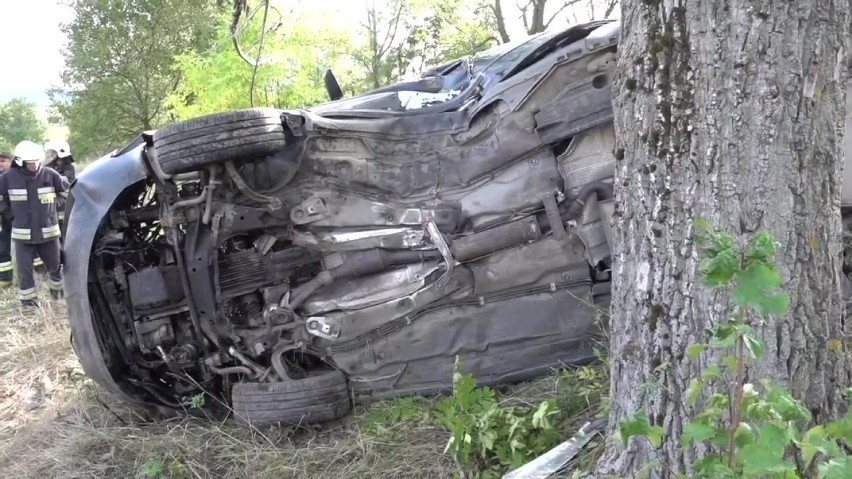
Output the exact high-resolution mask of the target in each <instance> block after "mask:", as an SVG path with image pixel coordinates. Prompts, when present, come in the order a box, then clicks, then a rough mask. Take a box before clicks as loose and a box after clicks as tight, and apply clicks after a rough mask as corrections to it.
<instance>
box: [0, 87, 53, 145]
mask: <svg viewBox="0 0 852 479" xmlns="http://www.w3.org/2000/svg"><path fill="white" fill-rule="evenodd" d="M44 132H45V129H44V125H43V124H42V122H41V121H39V119H38V118H37V117H36V106H35V104H33V103H30V102H28V101H26V100H24V99H23V98H13V99H11V100H9V101H7V102H6V103H0V152H4V153H12V151H13V150H14V148H15V145H17V144H18V143H19V142H21V141H24V140H31V141H34V142H36V143H41V142H43V141H44V140H45V137H44Z"/></svg>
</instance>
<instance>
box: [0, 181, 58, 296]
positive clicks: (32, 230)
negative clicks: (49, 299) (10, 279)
mask: <svg viewBox="0 0 852 479" xmlns="http://www.w3.org/2000/svg"><path fill="white" fill-rule="evenodd" d="M66 191H67V189H66V186H65V184H64V182H63V181H62V179H61V178H60V176H59V173H57V172H56V171H54V170H52V169H50V168H39V169H38V170H37V171H34V172H33V171H30V170H28V169H26V168H25V167H13V168H12V169H10V170H9V171H8V172H6V173H5V174H4V175H3V176H0V196H2V198H3V201H2V202H3V204H4V206H5V207H6V208H8V209H9V211H10V212H11V216H12V231H11V237H12V241H14V243H15V262H16V263H17V267H18V279H19V282H18V299H20V300H21V301H22V302H23V303H24V304H27V305H29V304H32V303H34V302H35V300H36V299H37V297H38V294H37V292H36V285H35V278H34V275H33V267H32V265H33V261H34V260H35V258H36V256H39V257H40V258H41V259H42V260H43V261H44V264H45V266H46V269H47V274H48V278H47V286H48V288H49V289H50V290H51V292H52V293H54V295H55V296H58V295H59V294H61V292H62V289H63V288H62V270H61V265H60V262H59V250H60V246H59V236H60V231H59V221H58V217H57V214H56V197H57V195H62V196H65V194H66Z"/></svg>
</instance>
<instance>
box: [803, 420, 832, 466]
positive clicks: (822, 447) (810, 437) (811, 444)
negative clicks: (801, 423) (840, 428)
mask: <svg viewBox="0 0 852 479" xmlns="http://www.w3.org/2000/svg"><path fill="white" fill-rule="evenodd" d="M800 447H801V449H802V458H803V459H804V460H805V464H806V465H810V463H811V461H812V460H813V458H814V456H815V455H816V454H817V453H821V454H823V455H824V456H829V457H832V456H834V455H837V454H839V453H840V448H839V447H838V446H837V443H835V442H834V441H832V440H831V439H829V437H828V433H827V432H826V430H825V427H824V426H820V425H817V426H814V427H812V428H810V429H809V430H808V431H807V432H805V435H804V436H803V437H802V442H801V445H800Z"/></svg>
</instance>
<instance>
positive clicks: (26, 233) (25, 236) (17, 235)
mask: <svg viewBox="0 0 852 479" xmlns="http://www.w3.org/2000/svg"><path fill="white" fill-rule="evenodd" d="M31 238H32V232H31V231H30V229H29V228H12V239H16V240H24V241H28V240H30V239H31Z"/></svg>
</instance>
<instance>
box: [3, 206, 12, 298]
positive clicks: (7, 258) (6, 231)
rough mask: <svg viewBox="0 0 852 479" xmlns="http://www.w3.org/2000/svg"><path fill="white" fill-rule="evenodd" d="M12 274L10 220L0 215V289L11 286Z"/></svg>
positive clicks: (6, 216)
mask: <svg viewBox="0 0 852 479" xmlns="http://www.w3.org/2000/svg"><path fill="white" fill-rule="evenodd" d="M0 199H2V198H0ZM13 274H14V271H13V269H12V220H11V219H10V218H9V216H8V215H5V214H4V215H0V287H2V286H11V285H12V279H13V278H12V275H13Z"/></svg>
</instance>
